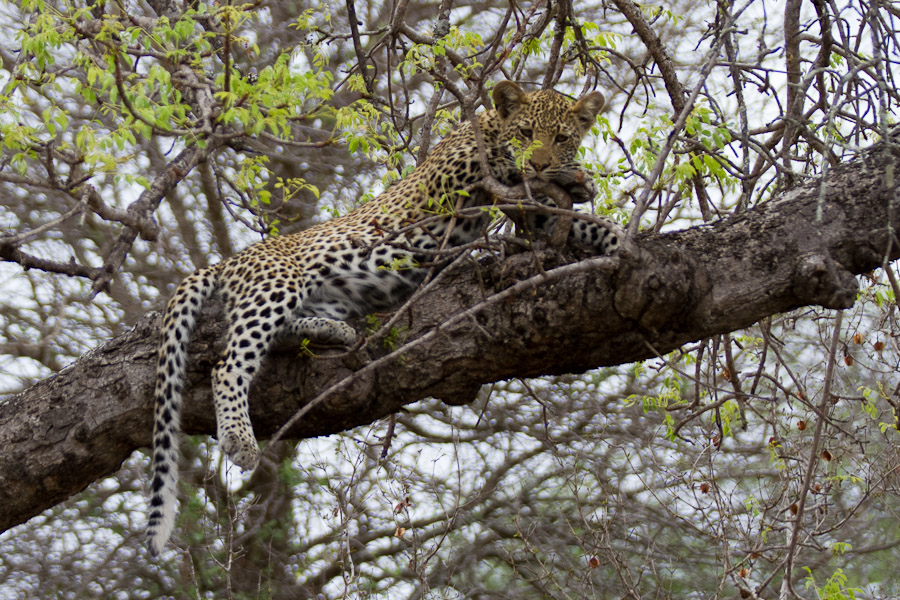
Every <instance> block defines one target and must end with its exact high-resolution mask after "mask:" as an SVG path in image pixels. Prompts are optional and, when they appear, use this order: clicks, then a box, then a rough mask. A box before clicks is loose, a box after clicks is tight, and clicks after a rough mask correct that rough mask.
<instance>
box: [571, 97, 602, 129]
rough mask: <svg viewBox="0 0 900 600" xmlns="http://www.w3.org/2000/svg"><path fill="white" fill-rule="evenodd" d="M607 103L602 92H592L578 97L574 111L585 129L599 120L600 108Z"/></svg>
mask: <svg viewBox="0 0 900 600" xmlns="http://www.w3.org/2000/svg"><path fill="white" fill-rule="evenodd" d="M604 104H606V98H604V97H603V94H601V93H600V92H591V93H590V94H587V95H586V96H583V97H581V98H579V99H578V102H576V103H575V105H574V106H573V107H572V113H574V114H575V116H576V117H577V118H578V120H579V121H580V122H581V124H582V125H583V126H584V127H585V129H587V128H590V127H591V126H592V125H593V124H594V122H595V121H596V120H597V115H598V114H600V109H602V108H603V105H604Z"/></svg>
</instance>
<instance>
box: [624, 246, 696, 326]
mask: <svg viewBox="0 0 900 600" xmlns="http://www.w3.org/2000/svg"><path fill="white" fill-rule="evenodd" d="M620 258H621V259H622V262H621V265H622V268H621V270H620V273H619V277H618V278H617V281H616V296H615V307H616V311H617V312H618V313H619V314H620V315H621V316H623V317H625V318H627V319H631V320H633V321H636V322H637V323H638V324H639V325H640V326H641V327H642V328H644V329H645V330H647V331H650V332H656V331H657V330H659V329H660V328H661V327H663V326H665V325H668V326H671V323H672V321H673V320H675V318H676V317H677V316H678V315H681V314H684V313H685V312H686V310H687V309H688V308H689V307H690V306H691V305H692V304H693V302H692V301H691V296H692V290H693V289H694V287H695V286H694V277H695V276H694V269H695V267H694V265H693V263H692V261H691V260H689V259H688V257H686V256H685V255H684V254H683V253H682V252H681V251H680V250H673V251H671V252H669V253H668V254H666V255H651V254H650V253H648V252H647V251H644V250H637V249H636V248H634V249H630V250H628V251H626V252H624V253H622V252H620Z"/></svg>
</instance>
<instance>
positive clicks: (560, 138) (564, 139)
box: [554, 133, 569, 144]
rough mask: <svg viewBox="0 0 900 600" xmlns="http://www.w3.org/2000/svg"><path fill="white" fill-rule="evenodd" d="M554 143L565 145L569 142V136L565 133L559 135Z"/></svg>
mask: <svg viewBox="0 0 900 600" xmlns="http://www.w3.org/2000/svg"><path fill="white" fill-rule="evenodd" d="M554 141H555V142H556V143H557V144H565V143H566V142H568V141H569V136H567V135H566V134H564V133H560V134H559V135H557V136H556V139H555V140H554Z"/></svg>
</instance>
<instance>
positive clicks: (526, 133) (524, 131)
mask: <svg viewBox="0 0 900 600" xmlns="http://www.w3.org/2000/svg"><path fill="white" fill-rule="evenodd" d="M519 133H520V134H522V137H524V138H528V139H531V136H532V135H534V132H533V131H532V130H530V129H528V128H527V127H520V128H519Z"/></svg>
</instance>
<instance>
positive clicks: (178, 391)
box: [147, 266, 218, 556]
mask: <svg viewBox="0 0 900 600" xmlns="http://www.w3.org/2000/svg"><path fill="white" fill-rule="evenodd" d="M217 274H218V267H217V266H213V267H209V268H206V269H201V270H199V271H197V272H196V273H194V274H193V275H191V276H189V277H187V278H186V279H185V280H184V281H183V282H182V283H181V285H179V286H178V288H177V289H176V290H175V294H174V295H173V296H172V299H171V300H169V304H168V306H167V307H166V313H165V316H164V318H163V326H162V334H161V338H160V344H159V362H158V363H157V367H156V391H155V393H154V397H155V399H156V409H155V416H154V421H153V448H152V458H151V480H150V514H149V517H148V521H147V543H148V545H149V547H150V554H151V555H153V556H157V555H158V554H159V553H160V552H162V549H163V546H165V544H166V542H167V541H168V540H169V537H170V536H171V535H172V530H173V529H174V527H175V509H176V504H177V486H178V460H179V451H178V437H179V434H180V431H181V403H182V391H183V387H184V374H185V369H186V363H187V346H188V342H189V341H190V338H191V334H192V332H193V331H194V327H195V325H196V323H197V317H198V316H199V315H200V310H201V309H202V308H203V304H204V303H205V302H206V300H207V299H208V298H209V297H210V296H211V295H212V293H213V292H214V291H215V289H216V285H217Z"/></svg>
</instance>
